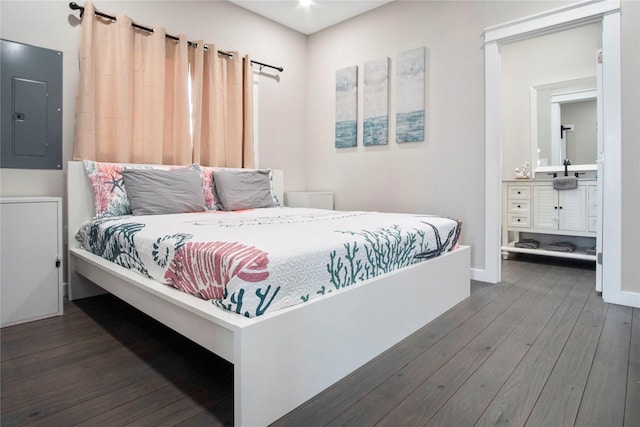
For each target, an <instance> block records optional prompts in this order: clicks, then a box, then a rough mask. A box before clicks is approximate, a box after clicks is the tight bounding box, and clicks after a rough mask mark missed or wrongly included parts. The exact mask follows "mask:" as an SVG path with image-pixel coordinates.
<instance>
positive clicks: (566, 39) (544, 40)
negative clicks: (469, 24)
mask: <svg viewBox="0 0 640 427" xmlns="http://www.w3.org/2000/svg"><path fill="white" fill-rule="evenodd" d="M597 30H598V26H597V25H596V24H591V25H585V26H582V27H578V28H572V29H570V30H566V31H561V32H558V33H552V34H547V35H544V36H538V37H534V38H530V39H526V40H522V41H518V42H515V43H510V44H507V45H504V46H502V48H501V50H500V54H501V55H500V59H501V64H502V74H501V78H502V87H501V91H502V93H501V97H502V105H503V106H504V107H505V108H503V109H502V179H513V178H514V176H515V175H514V169H515V168H516V167H519V166H521V165H522V164H523V163H524V162H525V161H528V162H530V163H531V164H532V165H535V164H536V163H537V159H532V158H531V148H532V147H531V144H532V141H531V120H530V119H531V111H530V110H531V109H530V100H529V98H530V97H529V89H530V88H531V87H534V86H540V85H546V84H551V83H555V82H560V81H566V80H573V79H578V78H583V77H592V76H595V75H596V49H597V38H598V34H597ZM594 137H595V134H594ZM548 139H549V137H548V136H547V140H548ZM549 160H550V159H549ZM573 163H574V164H578V163H576V162H575V161H574V162H573ZM591 163H595V156H594V158H593V161H592V162H591Z"/></svg>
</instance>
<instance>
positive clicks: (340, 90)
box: [335, 47, 426, 148]
mask: <svg viewBox="0 0 640 427" xmlns="http://www.w3.org/2000/svg"><path fill="white" fill-rule="evenodd" d="M390 65H391V61H390V59H389V58H382V59H378V60H374V61H368V62H366V63H365V64H364V73H363V74H364V76H363V79H364V82H363V137H362V141H363V144H364V145H365V146H374V145H386V144H388V143H389V73H390ZM395 77H396V99H395V115H396V116H395V117H396V138H395V140H396V142H398V143H404V142H421V141H424V140H425V118H426V112H425V104H426V103H425V101H426V100H425V88H426V86H425V85H426V49H425V48H424V47H421V48H417V49H412V50H408V51H405V52H402V53H400V54H399V55H398V58H397V61H396V70H395ZM357 136H358V67H357V66H356V65H354V66H351V67H348V68H343V69H341V70H337V71H336V142H335V146H336V148H345V147H355V146H356V145H357Z"/></svg>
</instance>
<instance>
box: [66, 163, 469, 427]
mask: <svg viewBox="0 0 640 427" xmlns="http://www.w3.org/2000/svg"><path fill="white" fill-rule="evenodd" d="M67 174H68V175H67V183H68V185H67V189H68V226H69V228H68V230H69V234H68V236H69V299H70V300H74V299H79V298H84V297H88V296H93V295H97V294H99V293H104V291H107V292H110V293H112V294H114V295H116V296H117V297H119V298H121V299H122V300H124V301H126V302H128V303H129V304H131V305H133V306H134V307H136V308H138V309H139V310H141V311H143V312H144V313H146V314H148V315H150V316H151V317H153V318H154V319H156V320H158V321H160V322H162V323H164V324H165V325H167V326H169V327H170V328H172V329H174V330H175V331H177V332H178V333H180V334H182V335H184V336H185V337H188V338H189V339H191V340H193V341H194V342H196V343H198V344H200V345H201V346H203V347H205V348H207V349H208V350H210V351H212V352H213V353H215V354H217V355H219V356H220V357H222V358H224V359H226V360H227V361H229V362H231V363H233V365H234V424H235V425H236V426H251V427H257V426H264V425H268V424H269V423H271V422H273V421H275V420H277V419H278V418H280V417H282V416H283V415H285V414H287V413H288V412H289V411H291V410H293V409H294V408H296V407H297V406H299V405H301V404H302V403H304V402H305V401H307V400H309V399H310V398H312V397H313V396H315V395H316V394H318V393H320V392H321V391H322V390H324V389H325V388H327V387H329V386H330V385H332V384H334V383H336V382H337V381H339V380H340V379H341V378H343V377H344V376H346V375H347V374H349V373H351V372H353V371H354V370H356V369H357V368H358V367H360V366H362V365H364V364H365V363H366V362H368V361H370V360H371V359H373V358H374V357H376V356H377V355H379V354H381V353H382V352H383V351H385V350H387V349H388V348H390V347H392V346H393V345H395V344H396V343H398V342H399V341H401V340H402V339H404V338H406V337H407V336H409V335H410V334H412V333H413V332H415V331H416V330H418V329H419V328H421V327H422V326H424V325H426V324H427V323H429V322H430V321H431V320H433V319H434V318H436V317H437V316H439V315H440V314H442V313H444V312H445V311H447V310H448V309H450V308H451V307H453V306H454V305H456V304H457V303H459V302H460V301H462V300H464V299H465V298H466V297H468V296H469V290H470V264H469V260H470V258H469V253H470V250H469V247H466V246H462V247H460V248H459V249H457V250H455V251H453V252H449V253H447V254H445V255H442V256H440V257H438V258H434V259H431V260H428V261H425V262H421V263H418V264H414V265H412V266H409V267H406V268H404V269H402V270H400V271H397V272H395V273H393V274H387V275H384V276H382V277H379V278H376V279H374V280H370V281H368V282H367V283H364V284H358V285H354V286H351V287H350V288H346V289H345V290H344V291H341V292H339V293H333V294H329V295H327V296H321V297H318V298H316V299H313V300H311V301H309V302H307V303H305V304H300V305H296V306H293V307H288V308H285V309H283V310H278V311H276V312H274V313H267V314H265V315H263V316H260V317H256V318H251V319H250V318H246V317H243V316H240V315H237V314H235V313H231V312H227V311H225V310H223V309H221V308H218V307H216V306H214V305H213V304H211V303H210V302H206V301H204V300H201V299H199V298H196V297H193V296H191V295H188V294H186V293H183V292H181V291H178V290H176V289H174V288H171V287H169V286H167V285H163V284H161V283H158V282H155V281H153V280H151V279H146V278H144V277H142V276H140V275H139V274H138V273H135V272H132V271H129V270H126V269H124V268H122V267H120V266H118V265H115V264H113V263H111V262H109V261H107V260H105V259H102V258H100V257H98V256H96V255H93V254H91V253H89V252H87V251H85V250H84V249H82V248H80V247H79V244H78V242H77V241H76V240H75V237H74V235H75V231H76V230H77V229H78V228H79V226H80V225H81V224H82V223H83V222H84V221H87V220H89V219H91V218H92V216H93V212H94V211H93V194H92V190H91V187H90V185H89V182H88V179H87V176H86V174H85V171H84V168H83V165H82V162H69V164H68V171H67ZM282 183H283V180H282V171H274V189H275V191H276V192H277V193H279V197H280V200H283V199H282V188H283V186H282ZM94 284H97V285H99V287H97V286H96V285H94ZM390 295H393V298H390Z"/></svg>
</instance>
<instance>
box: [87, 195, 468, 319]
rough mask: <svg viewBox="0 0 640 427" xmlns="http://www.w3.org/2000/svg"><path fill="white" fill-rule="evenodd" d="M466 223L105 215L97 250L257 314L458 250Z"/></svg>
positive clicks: (264, 212) (276, 211) (90, 230)
mask: <svg viewBox="0 0 640 427" xmlns="http://www.w3.org/2000/svg"><path fill="white" fill-rule="evenodd" d="M460 229H461V223H460V222H459V221H456V220H452V219H448V218H442V217H436V216H427V215H410V214H382V213H376V212H338V211H324V210H315V209H302V208H264V209H254V210H245V211H236V212H220V211H218V212H212V211H209V212H208V213H199V214H175V215H148V216H136V217H118V218H102V219H94V220H93V221H90V222H87V223H86V224H84V225H83V226H82V227H81V229H80V230H79V232H78V234H77V238H78V240H79V241H81V242H82V244H83V246H84V247H85V248H86V249H88V250H90V251H91V252H92V253H94V254H96V255H99V256H101V257H103V258H106V259H108V260H110V261H112V262H114V263H116V264H119V265H121V266H123V267H125V268H129V269H132V270H135V271H137V272H139V273H140V274H142V275H143V276H145V277H149V278H153V279H154V280H156V281H158V282H161V283H164V284H168V285H171V286H173V287H176V288H178V289H180V290H182V291H184V292H188V293H190V294H192V295H195V296H198V297H200V298H203V299H206V300H212V301H213V303H214V304H216V305H218V306H219V307H222V308H224V309H226V310H230V311H233V312H235V313H238V314H240V315H243V316H247V317H255V316H260V315H262V314H265V313H267V312H271V311H275V310H278V309H281V308H284V307H288V306H292V305H295V304H300V303H304V302H307V301H309V300H311V299H313V298H316V297H319V296H321V295H326V294H328V293H331V292H335V291H338V290H340V289H342V288H345V287H348V286H352V285H354V284H357V283H360V282H363V281H366V280H368V279H371V278H374V277H377V276H380V275H382V274H386V273H389V272H392V271H394V270H398V269H400V268H404V267H407V266H409V265H412V264H415V263H417V262H420V261H423V260H425V259H429V258H432V257H435V256H438V255H441V254H443V253H445V252H448V251H451V250H453V249H454V248H455V247H456V246H457V242H458V238H459V235H460Z"/></svg>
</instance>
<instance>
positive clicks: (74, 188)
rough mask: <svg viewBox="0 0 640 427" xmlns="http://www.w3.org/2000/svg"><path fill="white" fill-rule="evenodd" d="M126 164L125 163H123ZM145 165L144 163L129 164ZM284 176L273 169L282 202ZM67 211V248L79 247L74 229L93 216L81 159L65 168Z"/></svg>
mask: <svg viewBox="0 0 640 427" xmlns="http://www.w3.org/2000/svg"><path fill="white" fill-rule="evenodd" d="M125 165H126V164H125ZM131 166H138V167H140V166H145V165H140V164H136V165H131ZM148 166H151V167H161V168H164V167H167V168H168V167H169V166H167V165H162V166H159V165H148ZM283 184H284V177H283V172H282V170H278V169H274V170H273V191H274V193H275V194H276V195H277V196H278V200H279V201H280V203H281V204H282V203H283V202H284V190H283V188H284V185H283ZM67 212H68V218H67V220H68V227H69V228H68V236H67V237H68V239H69V240H68V242H69V248H77V247H79V246H80V245H79V243H78V242H77V241H76V238H75V235H76V231H78V229H79V228H80V226H81V225H82V224H83V223H84V222H86V221H88V220H90V219H91V218H93V215H94V204H93V189H92V188H91V185H90V183H89V179H88V178H87V174H86V172H85V170H84V165H83V164H82V162H81V161H71V162H69V164H68V168H67Z"/></svg>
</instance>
